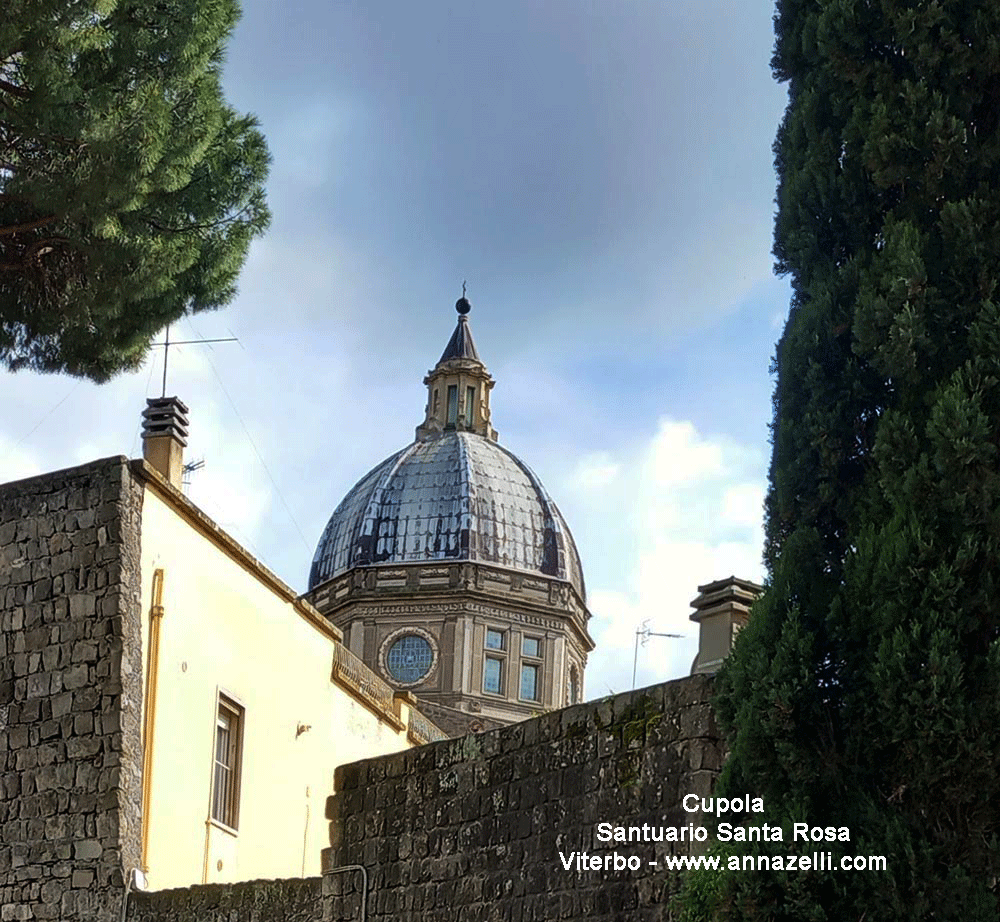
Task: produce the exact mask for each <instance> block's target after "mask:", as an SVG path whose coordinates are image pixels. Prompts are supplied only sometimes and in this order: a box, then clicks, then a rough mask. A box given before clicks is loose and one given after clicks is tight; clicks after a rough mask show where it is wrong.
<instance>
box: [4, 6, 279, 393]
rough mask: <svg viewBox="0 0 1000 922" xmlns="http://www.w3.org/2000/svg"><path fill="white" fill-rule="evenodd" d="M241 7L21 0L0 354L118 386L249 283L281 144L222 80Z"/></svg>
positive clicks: (12, 33) (12, 73)
mask: <svg viewBox="0 0 1000 922" xmlns="http://www.w3.org/2000/svg"><path fill="white" fill-rule="evenodd" d="M238 15H239V7H238V5H237V3H236V0H155V2H149V0H83V2H81V0H8V2H7V4H6V5H5V8H4V13H3V15H2V16H0V362H2V363H3V364H5V365H6V366H7V367H8V368H11V369H18V368H23V367H29V368H34V369H36V370H40V371H61V372H68V373H70V374H74V375H81V376H87V377H89V378H92V379H94V380H97V381H102V380H105V379H107V378H109V377H110V376H112V375H114V374H116V373H117V372H119V371H122V370H125V369H132V368H136V367H137V366H138V365H139V364H140V363H141V362H142V359H143V357H144V356H145V354H146V351H147V349H148V347H149V343H150V340H151V338H152V337H153V336H154V335H155V334H156V333H157V332H158V331H159V330H161V329H162V328H163V327H164V326H165V325H166V324H167V323H169V322H170V321H172V320H175V319H177V318H178V317H180V316H181V315H182V314H184V313H189V312H195V311H201V310H206V309H209V308H214V307H218V306H220V305H222V304H225V303H226V302H227V301H229V300H230V299H231V298H232V296H233V295H234V293H235V284H236V278H237V274H238V272H239V270H240V267H241V266H242V264H243V261H244V258H245V256H246V252H247V248H248V246H249V244H250V240H251V238H253V237H254V236H255V235H257V234H259V233H261V232H262V230H263V229H264V227H265V226H266V225H267V222H268V220H269V216H268V211H267V207H266V204H265V201H264V190H263V184H264V180H265V178H266V174H267V166H268V159H269V158H268V153H267V149H266V146H265V143H264V139H263V137H262V135H261V133H260V131H259V130H258V129H257V123H256V121H255V120H254V119H253V118H252V117H250V116H247V115H241V114H239V113H237V112H236V111H234V110H233V109H232V108H231V107H230V106H229V105H227V103H226V101H225V99H224V98H223V94H222V88H221V85H220V68H221V63H222V55H223V49H224V46H225V43H226V41H227V39H228V37H229V35H230V33H231V31H232V29H233V26H234V25H235V23H236V20H237V18H238Z"/></svg>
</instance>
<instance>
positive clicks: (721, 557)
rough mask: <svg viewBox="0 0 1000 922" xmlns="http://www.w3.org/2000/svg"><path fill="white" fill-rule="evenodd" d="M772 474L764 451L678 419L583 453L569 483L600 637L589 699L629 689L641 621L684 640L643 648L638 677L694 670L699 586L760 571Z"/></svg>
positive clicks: (652, 642) (594, 629)
mask: <svg viewBox="0 0 1000 922" xmlns="http://www.w3.org/2000/svg"><path fill="white" fill-rule="evenodd" d="M611 470H614V472H615V476H614V478H613V479H612V478H610V477H608V478H606V479H605V480H603V481H602V482H600V483H599V484H598V486H599V487H600V488H598V489H595V488H594V487H595V481H600V472H604V471H611ZM764 472H765V465H764V459H763V457H762V454H761V452H760V451H758V450H757V449H755V448H751V447H748V446H746V445H741V444H739V443H737V442H735V441H733V440H732V439H730V438H728V437H708V436H704V435H702V434H700V433H699V432H698V431H697V430H696V428H695V427H694V425H693V424H692V423H690V422H688V421H683V420H675V419H670V418H663V419H661V420H660V423H659V425H658V427H657V431H656V433H655V434H654V435H652V437H650V438H649V439H648V440H647V441H646V442H644V443H643V444H640V445H639V446H632V447H624V448H622V449H620V450H618V451H617V452H614V451H606V452H601V453H599V454H596V455H591V456H587V457H585V458H583V459H581V461H580V462H579V463H578V465H577V468H576V472H575V475H574V476H573V477H572V478H570V487H571V490H572V492H573V496H572V500H573V507H574V516H573V521H574V522H577V523H578V524H581V525H583V528H582V529H581V530H579V533H578V535H577V537H578V540H579V541H580V543H581V545H583V553H584V565H585V567H586V568H587V571H588V573H589V574H590V583H589V585H590V596H589V604H590V608H591V611H592V612H593V614H594V617H593V620H592V622H591V633H592V634H593V636H594V640H595V641H596V643H597V649H596V650H595V651H594V653H593V654H592V655H591V658H590V663H589V665H588V668H587V695H588V697H599V696H601V695H606V694H608V693H609V690H614V691H616V692H620V691H624V690H626V689H628V688H631V687H632V668H633V661H634V657H635V651H636V630H637V629H640V628H641V627H642V626H643V624H644V622H648V628H649V630H650V631H652V632H654V633H658V634H674V633H676V634H683V635H685V636H684V637H683V638H682V639H673V638H665V637H656V636H650V637H649V638H648V639H647V641H646V644H645V645H640V647H639V651H638V669H637V677H636V684H637V685H638V686H642V685H649V684H652V683H654V682H658V681H663V680H665V679H670V678H677V677H679V676H682V675H686V674H687V673H688V672H689V670H690V667H691V662H692V660H693V659H694V656H695V653H696V652H697V646H698V643H697V626H696V625H695V624H694V623H693V622H691V621H690V620H689V615H690V613H691V608H690V602H691V600H692V599H694V597H695V596H696V595H697V589H698V586H699V585H700V584H704V583H707V582H711V581H713V580H716V579H720V578H722V577H725V576H729V575H736V576H739V577H742V578H745V579H752V580H757V581H759V580H761V579H762V578H763V570H762V566H761V563H760V557H761V548H762V544H763V529H762V502H763V496H764V481H765V473H764ZM623 510H629V512H627V513H625V514H623ZM598 554H599V555H600V556H598ZM623 578H624V583H625V584H624V585H621V581H622V579H623ZM612 580H613V581H615V582H618V583H619V584H618V585H613V584H612V582H611V581H612Z"/></svg>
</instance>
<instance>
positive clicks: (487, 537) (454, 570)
mask: <svg viewBox="0 0 1000 922" xmlns="http://www.w3.org/2000/svg"><path fill="white" fill-rule="evenodd" d="M456 309H457V311H458V322H457V326H456V327H455V331H454V333H453V334H452V337H451V339H450V340H449V341H448V344H447V346H446V347H445V350H444V353H443V354H442V356H441V358H440V360H439V361H438V363H437V365H436V366H435V367H434V368H433V369H432V370H431V371H430V372H429V373H428V374H427V377H426V378H425V379H424V383H425V385H426V386H427V405H426V408H425V411H424V420H423V422H422V423H421V424H420V425H419V426H418V427H417V429H416V438H415V440H414V441H413V442H412V443H411V444H410V445H408V446H407V447H405V448H403V449H402V450H401V451H399V452H396V453H395V454H393V455H392V456H390V457H389V458H387V459H386V460H385V461H383V462H382V463H381V464H379V465H377V466H376V467H375V468H373V469H372V470H371V471H370V472H369V473H368V474H366V475H365V476H364V477H363V478H362V479H361V480H360V481H359V482H358V483H357V484H356V485H355V486H354V488H353V489H352V490H351V491H350V492H349V493H348V494H347V496H346V497H345V498H344V500H343V501H342V502H341V503H340V505H339V506H338V507H337V509H336V510H335V511H334V513H333V515H332V517H331V518H330V521H329V524H328V525H327V527H326V529H325V531H324V533H323V536H322V537H321V539H320V541H319V544H318V546H317V549H316V554H315V557H314V560H313V564H312V570H311V573H310V579H309V590H308V592H307V594H306V598H308V599H309V601H310V602H311V603H312V604H313V605H314V606H315V607H316V609H317V610H318V611H321V612H322V613H323V614H324V615H325V616H326V617H327V618H329V619H330V621H331V622H332V623H333V624H334V625H336V627H337V628H338V629H339V630H341V631H343V632H344V642H345V644H346V645H347V647H348V648H349V649H350V650H351V651H352V652H353V653H354V654H355V655H356V656H358V657H359V658H360V659H361V660H363V661H364V662H365V664H366V665H368V666H369V667H370V668H371V669H372V670H373V671H375V672H376V673H377V674H378V675H379V676H380V677H381V678H383V679H384V680H385V681H386V682H388V683H389V684H390V685H391V686H392V687H394V688H396V689H399V690H405V691H410V692H412V693H413V694H414V695H415V696H416V697H417V699H418V701H419V706H420V708H421V710H422V711H423V712H424V713H426V714H427V715H428V716H430V717H431V718H432V719H433V720H434V721H435V723H436V724H437V725H438V726H440V727H442V728H443V729H444V730H446V731H447V732H449V733H452V734H456V735H457V734H461V733H464V732H468V731H470V730H472V731H476V730H482V729H488V728H492V727H497V726H501V725H504V724H507V723H511V722H513V721H516V720H523V719H524V718H526V717H530V716H532V715H533V714H537V713H540V712H542V711H545V710H549V709H551V708H555V707H563V706H565V705H568V704H575V703H577V702H578V701H580V700H582V695H583V681H584V670H585V668H586V663H587V655H588V653H590V651H591V650H593V648H594V642H593V640H592V639H591V637H590V634H589V632H588V629H587V623H588V621H589V618H590V612H589V610H588V608H587V602H586V587H585V583H584V577H583V567H582V565H581V562H580V556H579V553H578V552H577V549H576V545H575V543H574V541H573V536H572V534H571V533H570V530H569V527H568V525H567V524H566V521H565V520H564V518H563V516H562V514H561V513H560V511H559V509H558V507H557V506H556V504H555V503H554V502H553V501H552V499H551V497H550V496H549V495H548V493H547V492H546V490H545V488H544V486H543V485H542V483H541V481H540V480H539V479H538V477H537V476H536V475H535V474H534V473H533V472H532V471H531V469H530V468H529V467H528V466H527V465H526V464H525V463H524V462H523V461H521V460H520V459H519V458H518V457H517V456H516V455H514V454H513V453H512V452H511V451H509V450H508V449H507V448H505V447H504V446H502V445H501V444H500V442H499V439H498V435H497V432H496V430H495V429H494V428H493V422H492V414H491V409H490V392H491V391H492V389H493V386H494V381H493V378H492V377H491V375H490V374H489V372H488V370H487V368H486V366H485V364H484V363H483V361H482V360H481V359H480V357H479V352H478V350H477V348H476V344H475V341H474V339H473V336H472V329H471V326H470V323H469V312H470V310H471V305H470V304H469V302H468V300H466V299H465V298H464V297H463V298H461V299H460V300H459V301H458V303H457V304H456Z"/></svg>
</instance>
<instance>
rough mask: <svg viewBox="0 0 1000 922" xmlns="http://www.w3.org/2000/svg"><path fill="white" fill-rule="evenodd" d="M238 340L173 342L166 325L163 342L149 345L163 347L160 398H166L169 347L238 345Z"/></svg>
mask: <svg viewBox="0 0 1000 922" xmlns="http://www.w3.org/2000/svg"><path fill="white" fill-rule="evenodd" d="M238 342H239V340H238V339H237V338H236V337H235V336H227V337H224V338H222V339H175V340H174V341H173V342H171V341H170V324H169V323H168V324H167V328H166V330H165V331H164V335H163V342H162V343H150V345H151V346H154V347H156V346H163V393H162V394H161V395H160V396H161V397H166V396H167V359H168V357H169V355H170V347H171V346H196V345H199V344H201V343H238Z"/></svg>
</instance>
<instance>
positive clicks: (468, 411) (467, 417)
mask: <svg viewBox="0 0 1000 922" xmlns="http://www.w3.org/2000/svg"><path fill="white" fill-rule="evenodd" d="M455 310H456V311H458V325H457V326H456V327H455V332H454V333H452V334H451V339H449V340H448V345H447V346H445V349H444V352H443V353H442V354H441V358H440V359H439V360H438V363H437V365H435V366H434V370H433V371H429V372H428V373H427V377H426V378H424V384H426V385H427V408H426V411H425V413H426V415H425V418H424V421H423V423H422V425H420V426H418V427H417V438H418V439H420V440H424V439H432V438H436V437H437V436H439V435H440V434H441V433H443V432H446V431H453V430H457V431H462V432H474V433H476V434H477V435H481V436H484V437H485V438H488V439H490V440H492V441H494V442H495V441H496V440H497V433H496V430H495V429H493V427H492V426H491V425H490V391H491V390H492V388H493V383H494V382H493V378H492V377H490V373H489V372H488V371H487V370H486V366H485V365H484V364H483V361H482V359H481V358H479V351H478V350H477V349H476V343H475V340H474V339H473V338H472V328H471V327H470V326H469V311H471V310H472V305H471V304H470V303H469V299H468V298H466V296H465V282H462V297H461V298H459V299H458V301H456V302H455Z"/></svg>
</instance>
